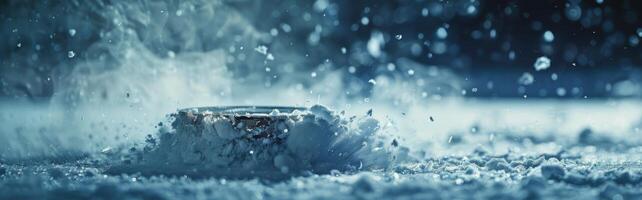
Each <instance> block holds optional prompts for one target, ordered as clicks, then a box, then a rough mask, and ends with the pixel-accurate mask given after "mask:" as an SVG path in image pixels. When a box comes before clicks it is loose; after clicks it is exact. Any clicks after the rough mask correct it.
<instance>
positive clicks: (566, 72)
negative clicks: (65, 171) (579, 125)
mask: <svg viewBox="0 0 642 200" xmlns="http://www.w3.org/2000/svg"><path fill="white" fill-rule="evenodd" d="M116 2H117V1H19V0H15V1H0V27H1V29H2V30H1V31H0V36H1V37H2V38H3V40H2V41H0V73H1V74H0V83H1V84H2V85H1V86H2V89H1V90H0V97H4V98H12V97H28V98H30V99H40V100H46V99H48V98H49V97H50V96H51V95H52V94H53V93H54V91H53V90H54V89H53V88H54V87H53V85H54V82H55V81H56V80H57V78H59V77H60V74H64V73H65V71H68V69H61V68H73V66H74V63H75V62H77V60H71V59H68V58H67V57H66V55H67V53H66V52H67V49H76V50H77V51H76V54H77V55H76V56H77V58H80V59H86V58H87V56H88V55H85V54H83V52H82V51H78V50H79V49H80V50H82V49H86V48H88V47H90V46H91V45H92V44H94V43H95V42H97V41H99V40H101V37H100V33H101V31H102V30H105V29H109V28H110V27H111V26H113V24H112V23H113V22H112V21H110V20H111V19H109V18H107V17H105V16H102V15H100V14H97V13H101V11H102V10H104V9H107V8H108V7H109V5H111V4H115V3H116ZM222 3H223V4H225V5H226V6H229V7H230V8H231V9H235V10H237V11H238V12H239V13H242V15H243V17H245V18H247V19H248V20H249V21H250V22H251V23H252V24H253V25H254V27H255V28H256V29H257V30H258V31H263V32H270V30H271V29H273V28H277V29H278V28H279V27H282V25H283V24H288V25H289V26H291V27H292V33H290V34H288V35H287V38H286V36H285V34H280V35H279V36H275V39H274V41H279V42H280V43H283V44H289V45H290V46H293V47H292V48H296V49H298V50H300V51H301V52H300V53H301V54H305V55H306V57H305V61H304V63H306V65H304V66H303V67H304V68H305V67H307V68H311V69H312V68H315V67H318V66H317V65H318V64H319V63H323V62H331V63H333V65H332V68H333V69H334V70H346V69H347V68H348V67H349V66H356V67H357V69H358V70H357V72H356V73H355V74H354V76H353V77H350V78H349V79H360V80H368V79H369V78H371V77H372V75H373V74H377V73H379V71H381V69H382V68H385V66H386V65H387V64H388V63H398V62H399V59H400V58H403V59H408V60H411V61H414V62H417V63H421V64H423V65H424V66H431V65H435V66H439V67H440V68H444V69H448V70H450V71H452V72H453V73H455V74H456V75H458V76H460V77H462V80H463V81H464V84H463V85H464V88H463V89H465V90H467V91H470V90H472V88H477V90H476V91H477V92H468V93H467V95H465V96H468V97H484V98H496V97H497V98H499V97H502V98H503V97H506V98H523V97H524V95H527V96H528V97H533V98H621V97H634V98H640V93H641V92H640V90H641V88H642V87H640V82H641V80H642V76H641V73H640V71H641V69H642V68H641V67H640V66H641V65H642V49H641V47H640V45H641V44H639V43H640V41H639V40H640V39H642V38H641V37H642V16H640V13H639V11H640V10H642V2H641V1H634V0H604V1H603V2H598V1H595V0H591V1H579V0H569V1H555V0H545V1H501V0H488V1H476V0H473V1H470V0H461V1H415V0H401V1H334V0H330V1H260V2H257V1H223V2H222ZM166 4H167V7H168V8H169V9H170V11H169V12H170V13H172V11H171V9H172V8H174V7H176V6H174V5H178V4H179V3H178V1H167V2H166ZM471 7H472V9H471ZM424 10H427V11H428V12H427V13H428V14H427V15H426V16H424V15H423V13H422V12H424V13H425V11H424ZM471 11H472V12H471ZM578 12H580V13H581V14H578ZM306 15H307V16H308V17H307V18H308V19H306V17H304V16H306ZM364 17H366V18H368V21H369V23H368V24H363V23H361V21H362V18H364ZM152 20H154V19H153V18H152ZM159 23H160V22H159ZM187 23H189V22H187ZM69 27H75V28H76V29H78V33H77V35H76V36H74V38H73V40H72V38H71V37H69V34H68V31H69ZM78 27H80V28H78ZM82 27H84V28H82ZM317 27H321V28H320V29H321V31H319V32H320V35H321V38H320V39H319V40H318V41H317V42H310V37H311V35H312V33H314V31H315V29H318V28H317ZM440 27H444V28H445V29H446V30H447V33H448V36H447V37H446V38H443V39H441V38H438V37H437V36H436V34H435V32H436V31H437V29H438V28H440ZM545 31H551V32H552V33H553V34H554V40H553V41H552V42H546V41H544V39H543V34H544V32H545ZM373 32H380V33H382V34H383V35H384V37H385V41H386V44H385V46H384V47H383V52H384V53H383V54H382V55H381V56H378V57H375V56H371V55H369V54H368V53H367V42H368V40H369V39H370V38H371V37H372V33H373ZM491 32H494V33H495V37H491ZM420 34H421V35H423V37H422V36H420ZM396 35H401V36H402V37H401V39H397V38H396ZM203 37H207V36H203ZM438 43H439V44H440V45H442V44H443V45H444V47H445V51H444V52H439V51H438V50H435V48H436V47H435V45H437V44H438ZM18 44H20V46H21V47H18ZM145 44H146V45H148V47H149V48H150V49H152V51H154V52H155V53H157V54H158V55H159V56H161V57H162V56H166V53H165V52H167V51H168V50H171V51H173V52H176V53H182V52H189V51H208V50H211V49H216V48H222V47H221V46H220V45H218V43H217V41H210V40H204V42H203V45H201V46H199V47H184V46H181V45H176V44H175V43H171V42H167V41H165V40H153V39H151V40H145ZM413 45H414V48H415V49H416V47H420V49H421V50H420V52H414V53H413V51H412V49H413ZM341 48H346V50H347V52H346V54H343V53H342V52H341V50H340V49H341ZM511 52H512V53H511ZM510 54H514V58H513V59H510V58H509V55H510ZM540 56H546V57H548V58H550V59H551V61H552V64H551V67H550V68H549V69H547V70H544V71H535V69H534V68H533V63H534V62H535V60H536V59H537V58H538V57H540ZM238 65H244V64H238ZM247 65H249V64H247ZM525 72H527V73H531V74H532V75H533V76H534V78H535V82H534V83H533V84H531V85H522V84H519V83H518V81H517V80H518V79H519V77H520V76H521V75H522V74H523V73H525ZM244 73H245V74H247V73H252V72H251V71H242V73H240V75H239V76H243V75H242V74H244ZM552 74H556V75H557V76H558V77H559V79H558V80H551V78H550V77H551V75H552ZM346 81H350V80H346ZM623 81H628V82H627V83H632V85H633V86H637V87H632V88H633V89H632V90H633V92H630V91H629V92H624V93H622V92H615V91H614V90H613V88H614V87H616V86H617V85H618V84H619V83H621V82H623ZM489 85H492V86H493V87H488V86H489ZM629 85H631V84H629ZM559 88H564V89H565V91H567V93H568V94H567V95H557V94H556V91H557V90H558V89H559ZM629 88H631V87H629ZM364 90H365V91H361V92H362V93H364V94H366V95H367V93H368V91H367V90H368V88H365V89H364ZM629 90H631V89H629ZM571 91H574V92H571Z"/></svg>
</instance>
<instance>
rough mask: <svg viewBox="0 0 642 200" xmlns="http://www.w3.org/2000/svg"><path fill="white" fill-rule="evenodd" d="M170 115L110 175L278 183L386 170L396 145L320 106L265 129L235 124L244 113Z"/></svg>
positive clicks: (367, 119) (362, 120)
mask: <svg viewBox="0 0 642 200" xmlns="http://www.w3.org/2000/svg"><path fill="white" fill-rule="evenodd" d="M205 113H207V112H205ZM187 115H191V114H187ZM174 116H175V117H174V121H173V123H172V129H169V128H165V129H161V131H160V132H159V134H158V139H159V141H156V138H153V137H149V138H148V140H147V143H148V144H147V146H146V147H145V148H143V149H142V150H136V149H134V148H132V149H131V154H130V155H128V156H129V157H130V159H128V160H126V162H125V163H124V164H118V165H115V166H113V167H112V168H111V169H110V172H112V173H123V172H126V173H127V172H134V173H142V174H151V175H153V174H164V175H189V176H205V177H207V176H222V177H229V178H253V177H263V178H284V177H290V176H293V175H301V174H305V173H317V174H326V173H330V172H333V171H357V170H376V169H387V168H389V167H390V166H391V165H392V164H393V161H394V160H395V159H396V158H397V156H398V155H397V151H396V150H397V148H401V147H399V145H398V142H397V141H396V140H391V139H390V136H389V134H387V133H386V130H385V128H384V127H382V126H381V125H380V123H379V121H378V120H376V119H374V118H372V117H371V116H369V115H365V116H362V117H357V116H352V117H347V116H346V115H345V113H344V112H341V113H336V112H334V111H332V110H330V109H328V108H326V107H324V106H321V105H315V106H312V107H311V108H309V109H307V110H304V111H298V110H296V111H294V112H292V113H287V114H284V113H279V112H278V111H277V110H275V111H273V112H271V113H266V116H270V117H269V119H270V120H271V121H270V122H269V123H268V124H267V125H263V126H258V125H255V124H254V125H252V124H250V123H252V122H251V121H247V120H245V121H243V120H239V119H246V118H244V117H243V116H235V117H229V116H221V115H212V114H206V115H199V116H194V115H192V116H190V117H191V118H190V117H176V115H174ZM197 118H198V119H197ZM244 123H246V124H244ZM391 141H392V142H391Z"/></svg>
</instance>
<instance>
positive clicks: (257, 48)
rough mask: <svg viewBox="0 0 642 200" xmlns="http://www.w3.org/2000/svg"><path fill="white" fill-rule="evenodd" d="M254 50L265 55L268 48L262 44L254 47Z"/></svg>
mask: <svg viewBox="0 0 642 200" xmlns="http://www.w3.org/2000/svg"><path fill="white" fill-rule="evenodd" d="M254 50H255V51H256V52H259V53H260V54H263V55H267V51H268V48H267V47H266V46H264V45H260V46H258V47H256V48H254Z"/></svg>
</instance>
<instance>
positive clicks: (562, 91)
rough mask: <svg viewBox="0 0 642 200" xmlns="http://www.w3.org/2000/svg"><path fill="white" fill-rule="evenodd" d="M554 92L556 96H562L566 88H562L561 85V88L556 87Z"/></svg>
mask: <svg viewBox="0 0 642 200" xmlns="http://www.w3.org/2000/svg"><path fill="white" fill-rule="evenodd" d="M556 93H557V96H560V97H563V96H564V95H566V89H564V88H562V87H561V88H557V90H556Z"/></svg>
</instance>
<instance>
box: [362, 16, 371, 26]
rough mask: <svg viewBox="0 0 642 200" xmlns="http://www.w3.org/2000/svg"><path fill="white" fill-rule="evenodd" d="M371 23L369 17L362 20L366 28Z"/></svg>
mask: <svg viewBox="0 0 642 200" xmlns="http://www.w3.org/2000/svg"><path fill="white" fill-rule="evenodd" d="M369 23H370V19H368V17H362V18H361V24H363V25H364V26H365V25H368V24H369Z"/></svg>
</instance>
